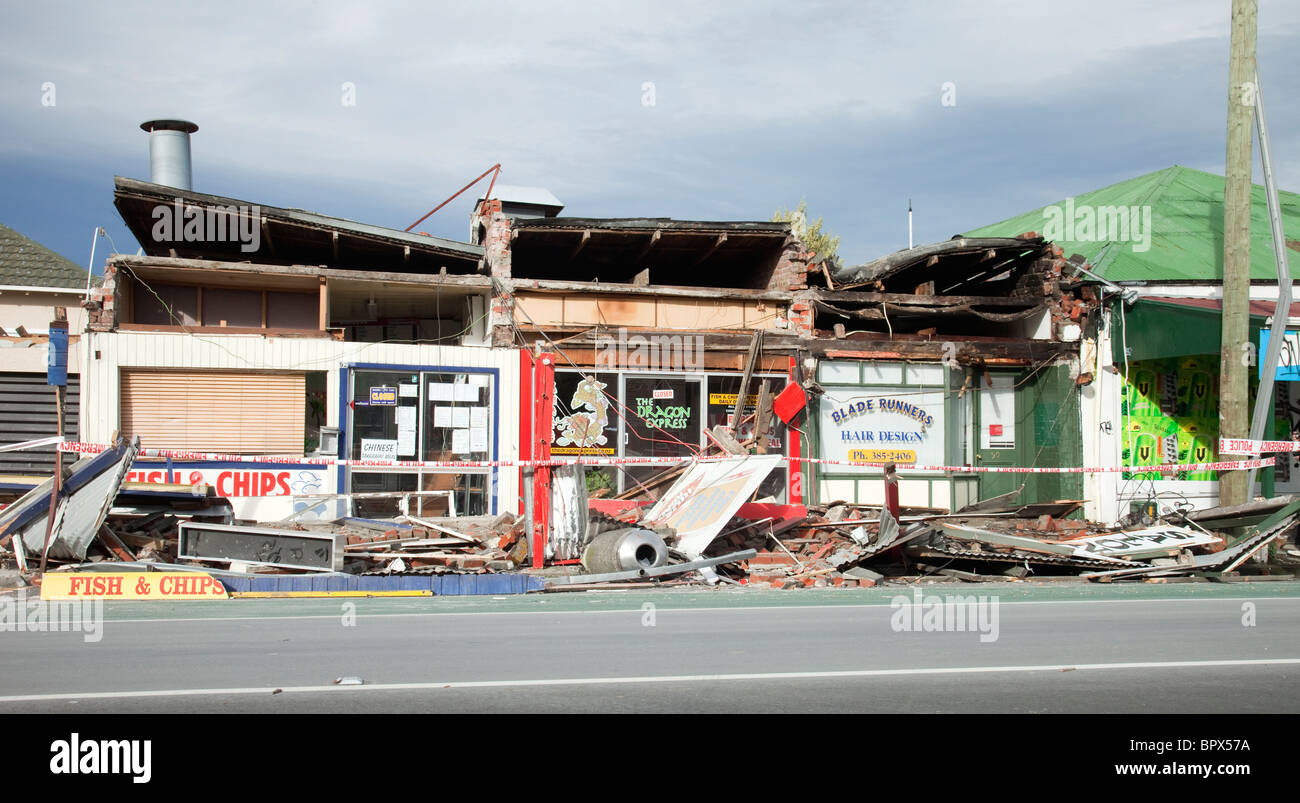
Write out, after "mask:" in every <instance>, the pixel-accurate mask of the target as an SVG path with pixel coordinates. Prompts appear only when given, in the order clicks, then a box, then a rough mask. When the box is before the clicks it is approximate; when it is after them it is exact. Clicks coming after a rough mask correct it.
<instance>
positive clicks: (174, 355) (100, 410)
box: [81, 332, 520, 519]
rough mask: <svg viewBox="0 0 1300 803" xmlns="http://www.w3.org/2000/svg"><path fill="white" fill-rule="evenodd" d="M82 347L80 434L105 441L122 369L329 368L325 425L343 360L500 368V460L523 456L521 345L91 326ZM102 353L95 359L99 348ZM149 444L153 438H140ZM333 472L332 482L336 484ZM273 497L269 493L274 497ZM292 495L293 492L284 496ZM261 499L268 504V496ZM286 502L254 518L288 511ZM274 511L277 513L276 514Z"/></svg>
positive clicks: (513, 482)
mask: <svg viewBox="0 0 1300 803" xmlns="http://www.w3.org/2000/svg"><path fill="white" fill-rule="evenodd" d="M85 338H86V340H85V343H84V348H83V350H82V360H81V362H82V379H81V381H82V389H81V394H82V396H81V398H82V401H81V404H82V408H81V409H82V417H81V439H82V440H83V441H88V442H91V443H107V442H108V440H109V438H110V437H111V436H112V434H113V432H115V431H116V430H117V429H118V428H119V426H120V417H119V414H120V411H119V406H120V400H121V388H120V376H121V371H122V370H123V369H128V370H129V369H134V368H183V369H212V370H224V371H326V372H328V376H327V378H326V386H325V388H326V394H325V395H326V398H327V399H328V407H327V411H326V426H332V427H337V426H339V398H338V388H339V374H340V370H341V369H342V366H344V365H345V364H357V363H369V364H386V365H404V366H405V365H409V366H447V367H464V368H496V369H498V370H499V372H500V380H499V381H500V385H499V389H500V390H499V393H498V394H497V396H496V406H497V423H496V426H497V432H498V452H497V459H498V460H517V459H518V458H519V420H520V413H519V351H518V350H517V349H489V348H482V347H472V346H442V345H424V344H422V345H412V344H405V343H343V342H339V341H337V340H333V339H329V338H317V337H264V336H262V335H236V334H229V335H225V334H209V333H206V332H205V333H203V334H187V333H184V332H180V333H173V332H107V333H106V332H98V333H96V332H87V333H86V335H85ZM96 353H98V354H99V358H98V359H96V357H95V354H96ZM141 446H143V447H144V448H149V444H148V443H144V442H142V443H141ZM497 477H498V482H499V483H500V484H499V486H498V497H497V498H498V503H497V504H498V510H514V507H515V500H516V499H518V498H519V473H518V471H516V470H515V469H513V468H502V469H499V471H498V474H497ZM335 479H336V475H335V474H334V472H333V471H331V472H330V477H329V490H330V491H333V490H334V489H335V488H336V487H337V486H336V483H335ZM268 501H269V500H268ZM285 502H286V503H287V500H285ZM261 507H266V505H265V503H262V505H261ZM288 512H289V510H288V509H287V508H286V509H285V512H284V513H283V514H279V506H277V510H276V511H269V510H268V511H266V512H262V511H260V510H259V512H258V514H257V515H256V516H249V518H253V517H256V518H259V519H260V518H265V517H267V516H272V517H277V518H278V517H279V515H288ZM273 514H274V515H273Z"/></svg>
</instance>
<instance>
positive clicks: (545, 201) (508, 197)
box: [479, 184, 564, 208]
mask: <svg viewBox="0 0 1300 803" xmlns="http://www.w3.org/2000/svg"><path fill="white" fill-rule="evenodd" d="M492 198H493V199H495V200H498V201H505V202H506V203H516V204H532V205H534V206H554V207H556V208H563V207H564V203H563V202H562V201H561V200H560V199H559V198H556V197H555V195H554V193H552V192H551V191H550V190H548V189H546V188H545V187H521V186H518V185H515V184H496V185H494V186H493V187H492ZM479 200H480V201H481V200H483V196H481V195H480V196H479Z"/></svg>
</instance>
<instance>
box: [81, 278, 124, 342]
mask: <svg viewBox="0 0 1300 803" xmlns="http://www.w3.org/2000/svg"><path fill="white" fill-rule="evenodd" d="M81 306H82V307H83V308H85V310H86V328H87V329H88V330H90V331H92V332H111V331H113V330H115V329H117V268H116V267H114V266H113V264H112V263H109V264H108V265H106V266H105V267H104V282H103V284H101V285H100V286H99V287H96V288H93V289H92V290H91V291H90V296H89V297H87V299H86V300H85V301H83V302H82V304H81Z"/></svg>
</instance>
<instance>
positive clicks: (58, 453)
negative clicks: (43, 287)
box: [14, 307, 68, 577]
mask: <svg viewBox="0 0 1300 803" xmlns="http://www.w3.org/2000/svg"><path fill="white" fill-rule="evenodd" d="M56 328H57V329H62V330H63V331H64V334H65V335H66V334H67V329H68V310H67V308H66V307H55V308H54V321H53V322H51V323H50V330H51V331H53V330H54V329H56ZM64 343H65V344H66V343H67V338H66V337H64ZM50 350H51V352H52V351H53V350H54V344H53V343H51V344H50ZM52 360H53V357H52V356H51V361H52ZM67 381H68V380H67V367H66V364H65V366H64V379H63V384H60V385H55V386H54V416H55V420H56V421H57V424H56V426H57V430H56V434H57V435H58V436H59V441H60V442H59V444H58V445H56V446H55V447H54V487H53V488H52V489H51V490H50V512H49V515H48V516H47V518H46V521H45V545H44V546H43V547H42V548H41V577H44V576H45V559H46V556H47V553H49V551H50V535H51V534H52V533H53V532H54V514H55V513H56V512H57V511H58V509H59V493H60V492H61V491H62V490H63V443H62V440H63V404H64V394H65V392H66V391H67ZM14 537H15V538H18V537H20V536H14Z"/></svg>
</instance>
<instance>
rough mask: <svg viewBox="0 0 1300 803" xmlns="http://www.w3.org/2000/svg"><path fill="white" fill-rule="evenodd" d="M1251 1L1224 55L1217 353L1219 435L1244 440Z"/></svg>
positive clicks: (1232, 491) (1238, 4) (1229, 481)
mask: <svg viewBox="0 0 1300 803" xmlns="http://www.w3.org/2000/svg"><path fill="white" fill-rule="evenodd" d="M1257 20H1258V13H1257V9H1256V0H1232V34H1231V39H1230V42H1229V50H1228V153H1227V163H1226V170H1225V173H1226V175H1225V177H1224V182H1223V332H1222V341H1221V347H1220V349H1219V436H1220V437H1224V438H1244V437H1247V429H1246V427H1247V421H1246V417H1247V409H1248V403H1249V400H1248V399H1247V394H1248V392H1249V386H1248V375H1247V372H1248V371H1249V370H1250V368H1249V366H1248V365H1247V362H1248V361H1247V360H1246V359H1244V355H1245V354H1246V348H1245V346H1246V344H1247V343H1249V342H1250V332H1249V324H1250V205H1251V204H1250V195H1251V182H1250V168H1251V141H1250V140H1251V124H1252V122H1253V121H1254V116H1255V108H1254V107H1255V87H1254V83H1253V82H1254V80H1255V35H1256V30H1257V27H1258V21H1257ZM1246 477H1247V474H1246V472H1245V471H1223V472H1220V473H1219V504H1221V505H1240V504H1243V503H1245V502H1246V501H1248V497H1249V495H1250V492H1251V489H1250V488H1247V487H1246Z"/></svg>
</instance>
